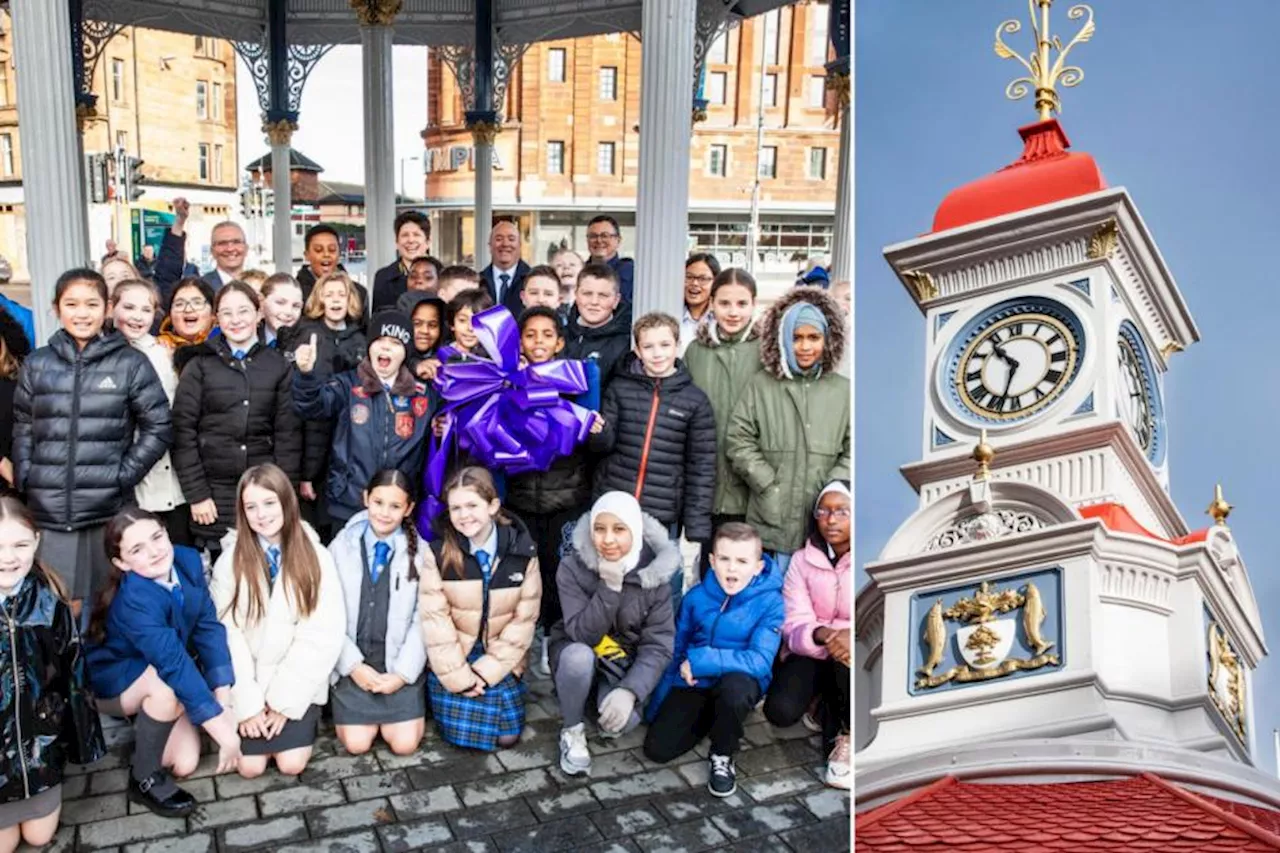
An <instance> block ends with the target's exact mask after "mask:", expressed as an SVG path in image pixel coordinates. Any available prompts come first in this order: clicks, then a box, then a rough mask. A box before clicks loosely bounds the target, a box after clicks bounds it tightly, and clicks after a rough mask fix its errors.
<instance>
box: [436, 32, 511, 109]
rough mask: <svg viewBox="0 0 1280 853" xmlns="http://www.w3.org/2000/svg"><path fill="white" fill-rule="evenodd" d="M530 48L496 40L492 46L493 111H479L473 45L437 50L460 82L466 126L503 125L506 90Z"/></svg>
mask: <svg viewBox="0 0 1280 853" xmlns="http://www.w3.org/2000/svg"><path fill="white" fill-rule="evenodd" d="M528 49H529V45H527V44H509V43H507V42H504V41H502V39H501V37H495V39H494V45H493V109H492V110H489V111H484V110H479V111H478V110H476V108H475V107H476V85H475V50H474V47H473V46H472V45H469V44H466V45H447V46H445V47H440V48H437V50H436V52H437V53H438V54H439V55H440V59H441V61H442V62H444V64H445V65H447V66H449V70H450V71H452V72H453V76H454V79H455V80H457V81H458V89H459V90H460V91H461V92H462V105H463V108H464V109H465V110H466V112H467V125H468V127H470V126H471V125H473V124H484V123H495V122H496V123H497V124H501V123H502V119H503V115H502V105H503V104H504V103H505V102H506V99H507V88H508V87H509V86H510V85H511V77H512V74H513V73H514V71H515V67H516V66H517V65H518V64H519V63H520V60H521V59H522V58H523V57H524V52H525V51H526V50H528Z"/></svg>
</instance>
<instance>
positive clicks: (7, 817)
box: [0, 782, 62, 829]
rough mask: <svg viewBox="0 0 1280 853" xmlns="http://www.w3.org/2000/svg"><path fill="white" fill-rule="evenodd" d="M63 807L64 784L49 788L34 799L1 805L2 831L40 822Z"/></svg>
mask: <svg viewBox="0 0 1280 853" xmlns="http://www.w3.org/2000/svg"><path fill="white" fill-rule="evenodd" d="M61 805H62V783H61V782H59V783H58V784H57V785H54V786H53V787H52V788H47V789H45V790H43V791H41V792H40V793H38V794H36V795H35V796H34V797H27V798H26V799H23V800H14V801H13V802H11V803H0V829H8V828H9V827H11V826H17V825H18V824H20V823H25V822H27V821H29V820H39V819H40V818H42V817H45V816H46V815H51V814H53V812H54V810H55V809H57V808H58V807H59V806H61Z"/></svg>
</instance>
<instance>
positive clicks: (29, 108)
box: [10, 0, 90, 342]
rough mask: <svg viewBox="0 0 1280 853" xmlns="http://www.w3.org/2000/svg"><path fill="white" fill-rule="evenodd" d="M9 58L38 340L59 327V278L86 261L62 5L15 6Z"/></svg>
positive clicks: (33, 0)
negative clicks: (14, 81) (18, 118)
mask: <svg viewBox="0 0 1280 853" xmlns="http://www.w3.org/2000/svg"><path fill="white" fill-rule="evenodd" d="M10 9H11V11H12V14H13V53H14V62H15V65H16V66H17V67H18V68H19V69H21V71H20V72H19V73H18V112H19V114H20V115H21V116H22V195H23V204H24V205H25V207H26V229H27V267H28V269H29V270H30V271H31V302H32V305H33V306H34V310H35V323H36V340H37V341H38V342H43V341H45V340H47V339H48V337H49V335H50V334H51V333H52V332H53V331H54V330H55V329H56V323H55V321H54V317H53V313H52V310H51V308H50V305H51V304H52V302H53V286H54V283H55V282H56V281H57V280H58V276H59V275H61V274H62V273H63V272H65V271H66V270H69V269H71V268H73V267H82V266H84V265H85V264H86V263H88V261H89V256H90V255H89V220H88V202H87V199H86V196H85V189H84V162H83V161H84V157H83V154H82V148H81V145H80V131H79V128H78V127H77V126H76V102H75V83H74V77H73V72H72V68H71V18H70V9H69V6H68V4H67V3H65V2H64V3H51V2H49V0H14V2H13V3H12V4H11V6H10Z"/></svg>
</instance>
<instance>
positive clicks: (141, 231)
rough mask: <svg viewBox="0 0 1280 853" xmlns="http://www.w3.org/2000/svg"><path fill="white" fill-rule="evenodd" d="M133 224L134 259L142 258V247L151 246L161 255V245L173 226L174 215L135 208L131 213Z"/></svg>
mask: <svg viewBox="0 0 1280 853" xmlns="http://www.w3.org/2000/svg"><path fill="white" fill-rule="evenodd" d="M129 218H130V221H131V224H132V228H131V231H132V241H133V257H135V258H140V257H142V247H143V246H144V245H145V246H150V247H151V248H153V249H155V252H156V255H157V256H158V255H159V254H160V244H161V243H162V242H163V241H164V233H165V232H166V231H168V230H169V226H171V225H173V222H174V216H173V214H172V213H168V212H166V211H160V210H146V209H145V208H142V209H140V208H136V207H135V208H133V209H132V210H130V211H129Z"/></svg>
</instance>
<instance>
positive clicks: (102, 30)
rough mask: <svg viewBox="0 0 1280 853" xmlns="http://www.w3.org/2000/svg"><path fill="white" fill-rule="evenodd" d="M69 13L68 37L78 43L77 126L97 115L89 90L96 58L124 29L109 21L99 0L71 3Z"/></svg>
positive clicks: (91, 89)
mask: <svg viewBox="0 0 1280 853" xmlns="http://www.w3.org/2000/svg"><path fill="white" fill-rule="evenodd" d="M71 12H72V16H73V18H72V22H71V28H72V32H71V35H72V38H74V39H76V40H77V41H78V42H79V44H78V45H75V46H74V48H73V49H75V50H76V55H77V59H78V60H79V61H78V62H77V63H76V65H77V67H76V74H77V78H78V79H77V80H76V118H77V120H78V121H79V122H80V126H81V129H83V127H84V123H85V122H86V121H88V120H92V119H94V118H96V117H97V109H96V105H97V102H98V98H97V96H96V95H95V94H94V93H93V75H94V72H95V71H96V70H97V67H98V60H100V59H101V58H102V54H103V53H104V52H105V51H106V49H107V44H108V43H109V42H110V41H111V40H112V39H113V38H115V37H116V35H117V34H118V33H119V32H120V31H121V30H123V29H124V24H118V23H115V22H114V21H112V20H110V18H111V15H110V13H109V9H108V7H107V6H106V4H104V3H103V2H101V0H83V2H81V3H78V4H74V5H73V6H72V9H71Z"/></svg>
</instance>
